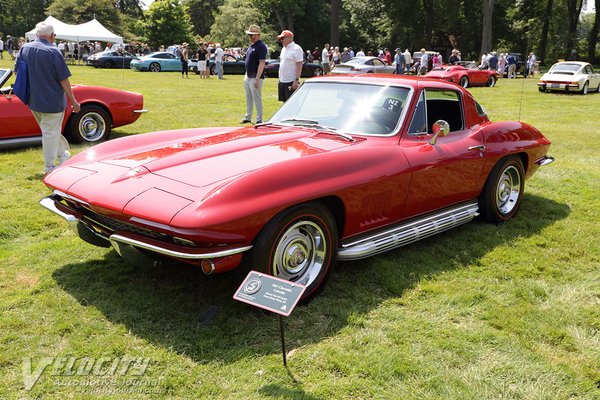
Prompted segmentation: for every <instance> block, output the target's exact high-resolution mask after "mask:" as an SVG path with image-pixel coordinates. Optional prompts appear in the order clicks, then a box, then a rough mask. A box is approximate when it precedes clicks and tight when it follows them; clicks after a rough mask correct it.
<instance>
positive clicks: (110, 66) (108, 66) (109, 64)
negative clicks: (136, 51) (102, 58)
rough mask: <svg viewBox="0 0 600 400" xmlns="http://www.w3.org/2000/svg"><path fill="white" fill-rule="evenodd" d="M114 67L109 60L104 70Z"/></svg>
mask: <svg viewBox="0 0 600 400" xmlns="http://www.w3.org/2000/svg"><path fill="white" fill-rule="evenodd" d="M114 66H115V65H114V63H113V62H112V61H111V60H108V61H106V62H105V63H104V68H112V67H114Z"/></svg>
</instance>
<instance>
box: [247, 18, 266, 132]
mask: <svg viewBox="0 0 600 400" xmlns="http://www.w3.org/2000/svg"><path fill="white" fill-rule="evenodd" d="M246 34H247V35H248V38H249V39H250V47H248V51H247V52H246V75H245V76H244V89H245V90H246V115H244V119H243V120H242V123H243V124H245V123H249V122H251V120H252V109H253V108H254V105H256V123H257V124H260V123H261V122H262V119H263V104H262V86H263V80H264V78H265V73H264V72H265V60H266V59H267V46H266V45H265V44H264V42H263V41H262V40H260V27H259V26H258V25H250V27H249V28H248V30H247V31H246Z"/></svg>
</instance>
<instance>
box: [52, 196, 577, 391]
mask: <svg viewBox="0 0 600 400" xmlns="http://www.w3.org/2000/svg"><path fill="white" fill-rule="evenodd" d="M569 212H570V210H569V208H568V206H566V205H564V204H559V203H556V202H554V201H552V200H548V199H545V198H542V197H538V196H535V195H529V194H528V195H526V196H525V197H524V200H523V204H522V209H521V212H520V214H519V215H518V216H517V217H516V218H515V219H513V220H511V221H510V222H509V223H507V224H504V225H498V226H496V225H489V224H484V223H476V222H473V223H470V224H467V225H463V226H462V227H460V228H458V229H455V230H453V231H449V232H445V233H442V234H440V235H437V236H434V237H430V238H428V239H425V240H423V241H421V242H418V243H414V244H412V245H409V246H406V247H404V248H401V249H398V250H395V251H391V252H388V253H385V254H382V255H380V256H377V257H373V258H370V259H367V260H361V261H356V262H347V263H338V265H337V269H336V271H335V272H334V273H333V274H332V277H331V279H330V281H329V282H328V285H327V287H326V288H325V290H324V291H323V293H322V294H321V295H320V296H318V297H317V298H316V299H315V300H313V301H312V302H311V303H310V304H309V305H306V306H301V307H298V308H297V309H296V310H295V312H294V314H293V315H292V316H291V317H289V318H288V319H287V320H286V346H287V348H288V350H291V349H293V348H298V347H300V346H303V345H305V344H309V343H314V342H318V341H321V340H322V339H323V338H326V337H329V336H332V335H335V334H336V332H338V331H339V330H340V329H341V328H343V327H344V326H346V325H347V324H349V323H354V322H352V321H356V320H357V319H358V320H360V316H361V315H364V314H366V313H368V312H369V311H370V310H372V309H374V308H376V307H377V306H378V305H379V304H381V303H382V302H383V301H386V300H388V299H391V298H399V297H401V296H402V295H403V293H404V292H405V291H407V290H410V289H411V288H412V287H414V285H415V284H417V283H418V282H419V281H420V280H421V279H423V278H426V277H430V276H435V275H436V274H438V273H440V272H443V271H447V270H451V269H455V268H462V267H465V266H471V265H477V264H478V263H479V260H480V259H481V258H482V257H484V256H485V255H486V254H487V253H488V252H489V251H491V250H492V249H494V248H495V247H497V246H499V245H504V244H507V243H508V244H510V243H511V242H513V241H519V240H521V239H522V238H524V237H528V236H532V235H535V234H537V233H538V232H540V231H541V230H542V229H544V228H545V227H547V226H549V225H551V224H553V223H554V222H555V221H557V220H560V219H563V218H565V217H567V216H568V214H569ZM81 246H82V247H85V246H87V245H86V244H84V243H83V242H82V244H81ZM53 277H54V279H55V280H56V282H57V283H58V284H59V285H60V286H61V287H62V288H63V289H64V290H65V291H67V292H68V293H70V294H71V295H72V296H74V297H75V298H76V299H77V300H78V301H79V302H80V303H81V304H82V305H83V306H93V307H95V308H97V309H98V310H100V311H101V312H102V313H103V314H104V315H105V316H106V318H107V319H108V320H110V321H111V322H113V323H116V324H123V325H124V326H125V327H127V329H128V330H129V331H130V332H132V333H133V334H135V335H137V336H139V337H142V338H144V339H145V340H148V341H150V342H151V343H154V344H156V345H158V346H162V347H164V348H168V349H173V350H175V351H177V352H179V353H181V354H185V355H186V356H187V357H190V358H192V359H193V360H195V361H196V362H203V361H211V360H218V361H223V362H233V361H236V360H238V359H240V358H243V357H245V356H247V355H256V354H277V353H279V351H280V347H279V346H280V342H279V332H278V320H277V318H276V317H274V316H272V315H270V314H269V313H267V312H263V311H260V310H258V309H255V308H253V307H251V306H248V305H246V304H243V303H239V302H236V301H234V300H233V299H232V295H233V292H234V291H235V290H236V289H237V284H238V281H237V279H236V278H235V277H234V274H223V275H217V276H209V277H207V276H205V275H204V274H203V273H202V272H201V271H200V269H199V268H195V267H191V266H187V265H170V266H169V265H167V266H160V267H150V266H148V267H144V268H139V267H134V266H132V265H130V264H127V263H125V261H123V260H122V259H120V258H119V257H118V256H117V255H116V253H115V252H114V251H110V252H108V253H107V255H106V256H105V258H104V259H99V260H93V261H89V262H86V263H73V264H67V265H64V266H63V267H61V268H59V269H58V270H56V271H55V272H54V273H53ZM357 317H358V318H357ZM264 390H266V391H268V392H269V393H271V392H273V394H277V393H279V395H281V396H283V397H285V395H286V394H285V393H283V392H281V391H280V390H279V389H278V388H277V387H271V388H264ZM286 390H288V389H286Z"/></svg>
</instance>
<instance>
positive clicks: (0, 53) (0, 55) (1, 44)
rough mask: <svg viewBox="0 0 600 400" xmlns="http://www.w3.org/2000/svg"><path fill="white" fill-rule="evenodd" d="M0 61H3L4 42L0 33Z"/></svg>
mask: <svg viewBox="0 0 600 400" xmlns="http://www.w3.org/2000/svg"><path fill="white" fill-rule="evenodd" d="M0 60H4V40H2V33H0Z"/></svg>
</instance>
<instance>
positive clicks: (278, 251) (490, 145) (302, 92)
mask: <svg viewBox="0 0 600 400" xmlns="http://www.w3.org/2000/svg"><path fill="white" fill-rule="evenodd" d="M549 147H550V141H548V139H546V138H545V137H544V136H543V135H542V133H540V131H538V130H537V129H536V128H534V127H532V126H530V125H528V124H526V123H523V122H519V121H510V122H491V121H490V120H489V119H488V117H487V115H486V113H485V111H484V109H483V108H482V107H481V106H480V105H479V104H478V103H477V102H476V101H475V99H474V98H473V97H472V95H471V94H470V93H469V92H468V91H466V90H465V89H463V88H461V87H460V86H457V85H453V84H449V83H446V82H442V81H436V80H432V79H423V78H416V77H405V76H401V75H375V74H369V75H366V74H365V75H356V76H329V77H319V78H313V79H308V80H307V81H306V82H305V83H304V84H303V85H302V86H301V87H300V89H298V90H297V91H296V92H295V93H294V95H293V96H292V97H291V98H290V99H289V100H288V101H287V102H286V103H285V104H284V105H283V106H282V107H281V108H280V109H279V111H277V112H276V113H275V115H274V116H273V117H272V118H271V119H270V120H269V121H268V122H266V123H263V124H258V125H256V126H253V127H242V128H240V127H221V128H198V129H182V130H173V131H164V132H155V133H149V134H145V135H136V136H134V137H125V138H120V139H117V140H112V141H110V142H107V143H103V144H101V145H98V146H95V147H94V148H93V150H88V151H84V152H82V153H79V154H78V155H76V156H75V157H73V158H72V159H70V160H69V161H68V162H66V163H65V164H63V165H62V166H61V167H59V168H57V169H56V170H55V171H54V172H52V173H50V174H48V175H47V176H46V177H45V179H44V182H45V183H46V185H48V187H49V188H50V189H51V190H52V191H53V194H52V195H51V196H49V197H47V198H45V199H43V200H42V201H41V204H42V205H43V206H44V207H46V208H48V209H50V210H52V211H53V212H55V213H56V214H58V215H60V216H62V217H64V218H65V219H66V220H67V221H68V222H69V223H70V224H71V226H72V227H73V228H74V229H75V231H76V232H77V233H78V234H79V236H80V237H81V238H82V239H83V240H85V241H87V242H89V243H92V244H94V245H98V246H107V247H108V246H112V247H113V248H114V249H116V251H117V252H118V253H119V254H120V255H122V256H123V257H125V258H130V259H138V258H139V257H143V258H149V259H153V260H156V259H162V260H179V261H185V262H188V263H191V264H195V265H198V266H200V267H201V268H202V270H203V271H204V272H205V273H206V274H213V273H219V272H223V271H227V270H231V269H233V268H237V267H238V266H239V265H240V264H242V266H243V267H242V268H246V269H258V270H261V271H263V272H265V273H268V274H272V275H275V276H278V277H281V278H284V279H287V280H290V281H294V282H297V283H299V284H302V285H305V286H307V289H306V291H305V298H309V297H311V296H313V295H314V294H316V293H317V292H318V291H319V290H320V289H321V288H322V287H323V286H324V283H325V281H326V280H327V277H328V276H329V274H330V273H331V271H332V270H333V267H334V262H335V260H336V259H337V260H355V259H361V258H365V257H369V256H372V255H374V254H378V253H381V252H384V251H388V250H391V249H394V248H397V247H399V246H402V245H405V244H407V243H411V242H413V241H416V240H419V239H422V238H425V237H428V236H430V235H433V234H436V233H439V232H442V231H445V230H447V229H450V228H452V227H455V226H458V225H460V224H463V223H466V222H468V221H470V220H472V219H473V218H475V217H476V216H478V215H480V216H481V217H482V218H483V219H484V220H487V221H490V222H492V223H499V222H503V221H506V220H508V219H509V218H511V217H512V216H513V215H515V213H516V212H517V210H518V209H519V206H520V204H521V199H522V198H523V189H524V182H525V179H526V178H528V177H530V176H531V175H532V174H533V173H534V172H535V171H536V170H537V169H538V168H539V167H540V166H541V165H545V164H548V163H550V162H552V161H553V158H552V157H549V156H547V152H548V149H549Z"/></svg>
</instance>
